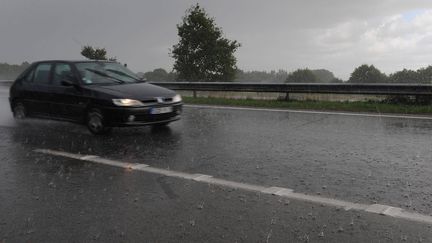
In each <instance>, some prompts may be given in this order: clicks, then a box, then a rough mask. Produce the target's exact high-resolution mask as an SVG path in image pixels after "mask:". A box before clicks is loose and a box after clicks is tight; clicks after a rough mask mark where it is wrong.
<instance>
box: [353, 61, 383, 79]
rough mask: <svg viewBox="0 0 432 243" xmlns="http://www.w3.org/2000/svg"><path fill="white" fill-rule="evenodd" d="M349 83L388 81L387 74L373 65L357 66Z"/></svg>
mask: <svg viewBox="0 0 432 243" xmlns="http://www.w3.org/2000/svg"><path fill="white" fill-rule="evenodd" d="M348 82H349V83H386V82H387V76H386V75H385V74H383V73H382V72H381V71H380V70H378V69H377V68H376V67H374V66H373V65H370V66H368V65H366V64H363V65H361V66H359V67H357V68H356V69H355V70H354V72H353V73H351V77H350V78H349V80H348Z"/></svg>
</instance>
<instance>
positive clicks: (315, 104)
mask: <svg viewBox="0 0 432 243" xmlns="http://www.w3.org/2000/svg"><path fill="white" fill-rule="evenodd" d="M183 101H184V102H185V103H186V104H202V105H225V106H242V107H260V108H279V109H298V110H317V111H351V112H374V113H397V114H427V115H432V106H431V105H403V104H386V103H380V102H373V101H368V102H361V101H357V102H334V101H281V100H252V99H227V98H202V97H197V98H192V97H183Z"/></svg>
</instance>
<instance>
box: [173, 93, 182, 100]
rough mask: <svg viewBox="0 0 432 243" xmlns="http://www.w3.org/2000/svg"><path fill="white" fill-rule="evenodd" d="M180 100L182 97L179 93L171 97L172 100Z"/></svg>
mask: <svg viewBox="0 0 432 243" xmlns="http://www.w3.org/2000/svg"><path fill="white" fill-rule="evenodd" d="M181 101H182V97H181V96H180V95H178V94H177V95H175V96H174V97H173V99H172V102H181Z"/></svg>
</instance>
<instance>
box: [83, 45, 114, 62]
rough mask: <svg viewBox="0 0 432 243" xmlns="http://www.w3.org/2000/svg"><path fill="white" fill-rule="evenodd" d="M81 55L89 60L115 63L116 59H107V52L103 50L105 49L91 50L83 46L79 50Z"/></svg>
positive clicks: (90, 47)
mask: <svg viewBox="0 0 432 243" xmlns="http://www.w3.org/2000/svg"><path fill="white" fill-rule="evenodd" d="M81 55H83V56H84V57H86V58H88V59H90V60H110V61H117V58H116V57H110V58H107V51H106V50H105V48H96V47H95V48H93V47H92V46H83V47H82V48H81Z"/></svg>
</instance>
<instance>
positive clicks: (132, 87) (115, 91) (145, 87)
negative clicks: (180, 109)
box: [88, 83, 176, 100]
mask: <svg viewBox="0 0 432 243" xmlns="http://www.w3.org/2000/svg"><path fill="white" fill-rule="evenodd" d="M88 88H89V89H91V90H93V91H97V92H102V93H105V94H108V95H111V96H113V98H128V99H136V100H146V99H152V98H155V97H163V98H170V97H173V96H174V95H175V94H176V93H175V92H174V91H172V90H170V89H166V88H162V87H160V86H156V85H153V84H148V83H134V84H119V85H103V86H102V85H92V86H88Z"/></svg>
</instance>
